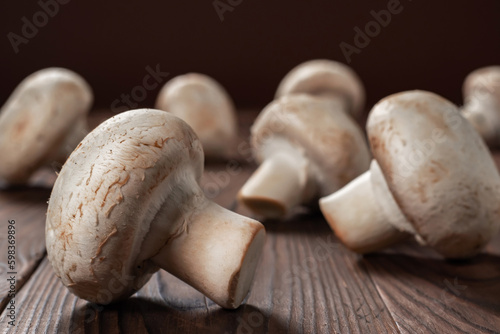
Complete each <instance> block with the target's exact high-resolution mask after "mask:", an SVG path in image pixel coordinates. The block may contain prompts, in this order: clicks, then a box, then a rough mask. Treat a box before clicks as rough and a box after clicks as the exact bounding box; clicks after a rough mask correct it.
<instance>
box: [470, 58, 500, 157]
mask: <svg viewBox="0 0 500 334" xmlns="http://www.w3.org/2000/svg"><path fill="white" fill-rule="evenodd" d="M463 95H464V101H465V105H464V106H463V108H462V112H463V115H464V117H465V118H467V120H468V121H469V122H471V123H472V125H473V126H474V127H475V128H476V130H477V131H478V132H479V134H480V135H481V136H482V137H483V139H484V140H485V141H486V143H487V144H488V145H490V146H494V147H498V146H500V66H490V67H483V68H480V69H478V70H475V71H474V72H472V73H470V74H469V75H468V76H467V78H465V81H464V85H463Z"/></svg>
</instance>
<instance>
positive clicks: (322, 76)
mask: <svg viewBox="0 0 500 334" xmlns="http://www.w3.org/2000/svg"><path fill="white" fill-rule="evenodd" d="M301 93H305V94H310V95H317V96H325V97H328V96H334V97H342V98H344V99H345V102H346V103H345V107H346V108H347V110H346V111H348V112H349V113H351V114H352V115H353V116H355V117H359V116H360V114H361V113H362V112H363V107H364V103H365V90H364V88H363V83H362V82H361V80H360V79H359V77H358V75H357V74H356V73H355V72H354V71H353V70H352V69H351V68H350V67H349V66H347V65H344V64H342V63H339V62H336V61H332V60H326V59H316V60H310V61H307V62H304V63H302V64H300V65H298V66H297V67H295V68H293V69H292V70H291V71H290V72H289V73H288V74H287V75H286V76H285V77H284V78H283V80H282V81H281V82H280V84H279V86H278V89H277V91H276V99H277V98H279V97H282V96H285V95H290V94H301Z"/></svg>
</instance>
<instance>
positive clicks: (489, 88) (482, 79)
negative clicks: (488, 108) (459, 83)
mask: <svg viewBox="0 0 500 334" xmlns="http://www.w3.org/2000/svg"><path fill="white" fill-rule="evenodd" d="M462 90H463V95H464V100H465V101H469V100H471V99H475V100H476V99H477V100H481V99H484V98H487V99H491V98H493V99H494V100H495V101H496V105H497V107H498V108H500V66H488V67H482V68H479V69H477V70H475V71H473V72H471V73H470V74H469V75H468V76H467V77H466V78H465V80H464V84H463V87H462ZM499 113H500V110H499Z"/></svg>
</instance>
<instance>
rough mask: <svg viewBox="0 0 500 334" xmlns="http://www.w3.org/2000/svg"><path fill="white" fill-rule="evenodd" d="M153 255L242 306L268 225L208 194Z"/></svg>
mask: <svg viewBox="0 0 500 334" xmlns="http://www.w3.org/2000/svg"><path fill="white" fill-rule="evenodd" d="M195 210H196V211H194V212H193V213H191V214H190V215H189V217H187V220H188V221H185V223H184V224H185V232H184V233H181V234H180V235H179V236H177V237H175V238H173V239H171V240H170V241H169V242H168V243H167V244H166V246H164V247H163V248H162V250H161V251H160V252H159V253H158V254H157V255H156V256H155V257H153V258H152V259H151V260H152V261H153V262H154V263H155V264H157V265H158V266H159V267H161V268H162V269H165V270H166V271H168V272H170V273H172V274H173V275H175V276H176V277H178V278H180V279H181V280H183V281H185V282H186V283H188V284H189V285H191V286H193V287H194V288H196V289H197V290H199V291H200V292H202V293H203V294H205V295H206V296H207V297H208V298H210V299H211V300H213V301H214V302H215V303H217V304H219V305H220V306H222V307H224V308H237V307H238V306H239V305H240V304H241V303H242V301H243V299H244V298H245V296H246V295H247V294H248V291H249V290H250V285H251V283H252V279H253V275H254V272H255V268H256V266H257V263H258V260H259V257H260V253H261V250H262V246H263V244H264V241H265V230H264V227H263V226H262V224H260V223H259V222H257V221H255V220H253V219H250V218H247V217H243V216H241V215H239V214H236V213H234V212H231V211H229V210H227V209H224V208H222V207H220V206H219V205H217V204H215V203H213V202H211V201H208V200H206V199H203V200H202V202H201V204H199V205H198V206H197V207H196V209H195Z"/></svg>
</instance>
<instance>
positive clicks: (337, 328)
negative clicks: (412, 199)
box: [0, 217, 397, 333]
mask: <svg viewBox="0 0 500 334" xmlns="http://www.w3.org/2000/svg"><path fill="white" fill-rule="evenodd" d="M303 218H304V217H302V219H298V220H293V221H290V222H283V223H280V224H277V225H276V226H275V227H271V228H270V230H269V236H268V239H267V242H266V245H265V252H264V256H263V258H262V260H261V263H260V264H259V267H258V271H257V274H256V278H255V282H254V285H253V289H252V292H251V294H250V296H249V298H248V300H247V301H246V304H245V305H244V306H242V307H241V308H239V309H238V310H234V311H228V310H223V309H221V308H220V307H218V306H217V305H215V304H214V303H213V302H211V301H209V300H207V299H206V298H205V297H203V296H202V295H201V294H200V293H199V292H197V291H195V290H194V289H192V288H191V287H189V286H188V285H186V284H184V283H183V282H181V281H179V280H178V279H176V278H175V277H173V276H171V275H170V274H168V273H166V272H159V273H157V274H155V275H154V276H153V277H152V279H151V280H150V282H149V283H148V284H147V285H146V286H145V287H144V288H143V289H142V290H141V291H140V292H139V293H137V294H136V295H134V296H133V297H132V298H129V299H128V300H126V301H123V302H120V303H117V304H115V305H111V306H105V307H104V306H98V305H93V304H91V303H87V302H85V301H83V300H80V299H78V298H76V297H74V296H73V295H71V294H70V293H69V292H68V290H67V289H66V288H64V287H63V286H62V284H61V283H60V281H59V279H58V278H57V277H56V276H55V275H54V273H53V271H52V268H51V267H50V265H49V264H48V261H47V259H44V260H43V262H42V264H41V265H40V266H39V268H38V269H37V270H36V272H35V273H34V274H33V276H32V278H31V279H30V280H29V281H28V283H27V284H26V285H25V286H24V287H23V288H22V289H21V291H20V292H19V293H18V295H17V296H16V306H17V312H18V313H17V315H18V326H16V327H15V328H12V329H11V331H9V333H17V332H19V333H23V332H26V331H32V332H54V331H57V332H61V333H67V332H74V333H97V332H100V331H102V332H105V333H114V332H125V333H127V332H128V333H146V332H148V331H154V332H159V333H161V332H164V333H167V332H168V333H198V332H203V333H348V332H349V333H394V332H397V328H396V326H395V323H394V322H393V320H392V318H391V316H390V314H389V312H388V311H387V309H386V308H385V306H384V304H383V302H382V300H381V299H380V297H379V296H378V294H377V292H376V288H375V286H374V285H373V283H372V281H371V279H370V277H369V276H368V275H367V273H366V272H365V271H364V270H363V268H362V267H360V266H359V265H358V264H357V261H356V260H357V256H355V255H353V254H350V253H348V252H347V251H345V250H343V249H342V248H341V247H339V245H338V243H337V241H336V240H335V239H334V238H332V237H331V234H329V233H328V232H329V231H328V229H327V228H326V227H325V226H323V227H322V228H317V227H315V225H318V224H319V223H321V221H311V220H310V221H309V222H305V221H304V220H303ZM285 224H291V227H292V229H289V227H290V226H285ZM5 316H6V312H4V313H2V316H1V317H0V324H4V323H5V321H6V318H5Z"/></svg>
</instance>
